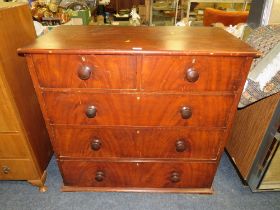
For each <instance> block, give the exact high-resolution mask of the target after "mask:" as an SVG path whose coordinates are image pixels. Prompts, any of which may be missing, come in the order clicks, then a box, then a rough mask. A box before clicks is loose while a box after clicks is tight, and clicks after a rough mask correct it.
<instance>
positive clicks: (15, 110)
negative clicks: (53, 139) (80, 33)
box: [0, 3, 52, 191]
mask: <svg viewBox="0 0 280 210" xmlns="http://www.w3.org/2000/svg"><path fill="white" fill-rule="evenodd" d="M0 28H1V30H0V57H1V59H0V99H1V102H0V180H27V181H28V182H30V183H31V184H33V185H35V186H38V187H39V189H40V191H46V189H47V188H46V186H44V182H45V179H46V171H45V169H46V167H47V165H48V162H49V160H50V158H51V156H52V149H51V144H50V141H49V137H48V133H47V130H46V128H45V122H44V119H43V116H42V114H41V110H40V107H39V103H38V101H37V98H36V95H35V91H34V88H33V86H32V81H31V78H30V75H29V72H28V70H27V64H26V61H25V59H24V58H22V57H19V56H18V55H17V51H16V50H17V48H18V47H20V46H23V45H26V44H29V43H30V42H33V41H34V40H35V37H36V35H35V30H34V26H33V22H32V17H31V14H30V10H29V6H28V5H27V4H22V3H0Z"/></svg>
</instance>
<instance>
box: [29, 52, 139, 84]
mask: <svg viewBox="0 0 280 210" xmlns="http://www.w3.org/2000/svg"><path fill="white" fill-rule="evenodd" d="M33 61H34V65H35V66H38V67H40V68H39V69H36V73H37V75H38V80H39V83H40V86H41V87H46V88H87V89H88V88H94V89H136V69H135V65H136V60H135V57H133V56H124V55H120V56H112V55H98V56H95V55H90V56H89V55H84V56H79V55H63V56H57V55H45V54H42V55H41V54H40V55H35V56H34V57H33ZM84 66H89V67H91V68H92V72H91V74H90V75H89V77H88V79H84V80H83V79H81V78H80V77H79V75H78V71H79V69H80V68H81V67H84ZM52 69H55V71H52ZM66 75H67V76H66Z"/></svg>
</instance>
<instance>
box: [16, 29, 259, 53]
mask: <svg viewBox="0 0 280 210" xmlns="http://www.w3.org/2000/svg"><path fill="white" fill-rule="evenodd" d="M18 52H19V53H20V54H29V53H49V54H51V53H54V54H168V55H225V56H257V55H258V52H257V51H255V50H254V49H253V48H251V47H250V46H248V45H247V44H246V43H244V42H243V41H241V40H239V39H237V38H235V37H234V36H232V35H231V34H229V33H228V32H226V31H224V30H222V29H219V28H208V27H166V26H165V27H146V26H145V27H144V26H141V27H109V26H60V27H57V28H55V29H53V31H51V32H49V33H48V34H46V35H44V36H42V37H40V38H38V39H37V40H36V41H35V42H34V43H33V44H31V45H29V46H26V47H23V48H20V49H18Z"/></svg>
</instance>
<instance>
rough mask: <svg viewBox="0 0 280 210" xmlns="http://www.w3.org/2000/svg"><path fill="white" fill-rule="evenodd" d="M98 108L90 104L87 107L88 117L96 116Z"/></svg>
mask: <svg viewBox="0 0 280 210" xmlns="http://www.w3.org/2000/svg"><path fill="white" fill-rule="evenodd" d="M96 112H97V109H96V107H95V106H93V105H90V106H88V107H87V109H86V116H87V117H88V118H94V117H95V116H96Z"/></svg>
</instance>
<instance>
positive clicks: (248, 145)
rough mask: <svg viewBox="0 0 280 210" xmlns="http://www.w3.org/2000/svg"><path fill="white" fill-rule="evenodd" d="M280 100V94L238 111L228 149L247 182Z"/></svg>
mask: <svg viewBox="0 0 280 210" xmlns="http://www.w3.org/2000/svg"><path fill="white" fill-rule="evenodd" d="M279 99H280V93H278V94H275V95H273V96H270V97H268V98H265V99H263V100H261V101H258V102H257V103H254V104H252V105H250V106H248V107H246V108H244V109H240V110H238V111H237V115H236V118H235V121H234V125H233V130H232V135H231V138H230V139H229V141H228V142H227V145H226V149H227V151H228V152H229V154H230V156H231V158H232V159H233V161H234V162H235V164H236V165H237V167H238V170H239V172H240V173H241V175H242V177H243V178H244V179H245V180H246V179H247V178H248V175H249V173H250V170H251V167H252V165H253V163H254V160H255V158H256V155H257V151H258V150H259V148H260V145H261V142H262V140H263V138H264V135H265V133H266V130H267V128H268V126H269V123H270V121H271V119H272V117H273V113H274V112H275V109H276V107H277V104H278V103H279ZM264 110H265V111H264ZM268 148H269V147H268Z"/></svg>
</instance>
